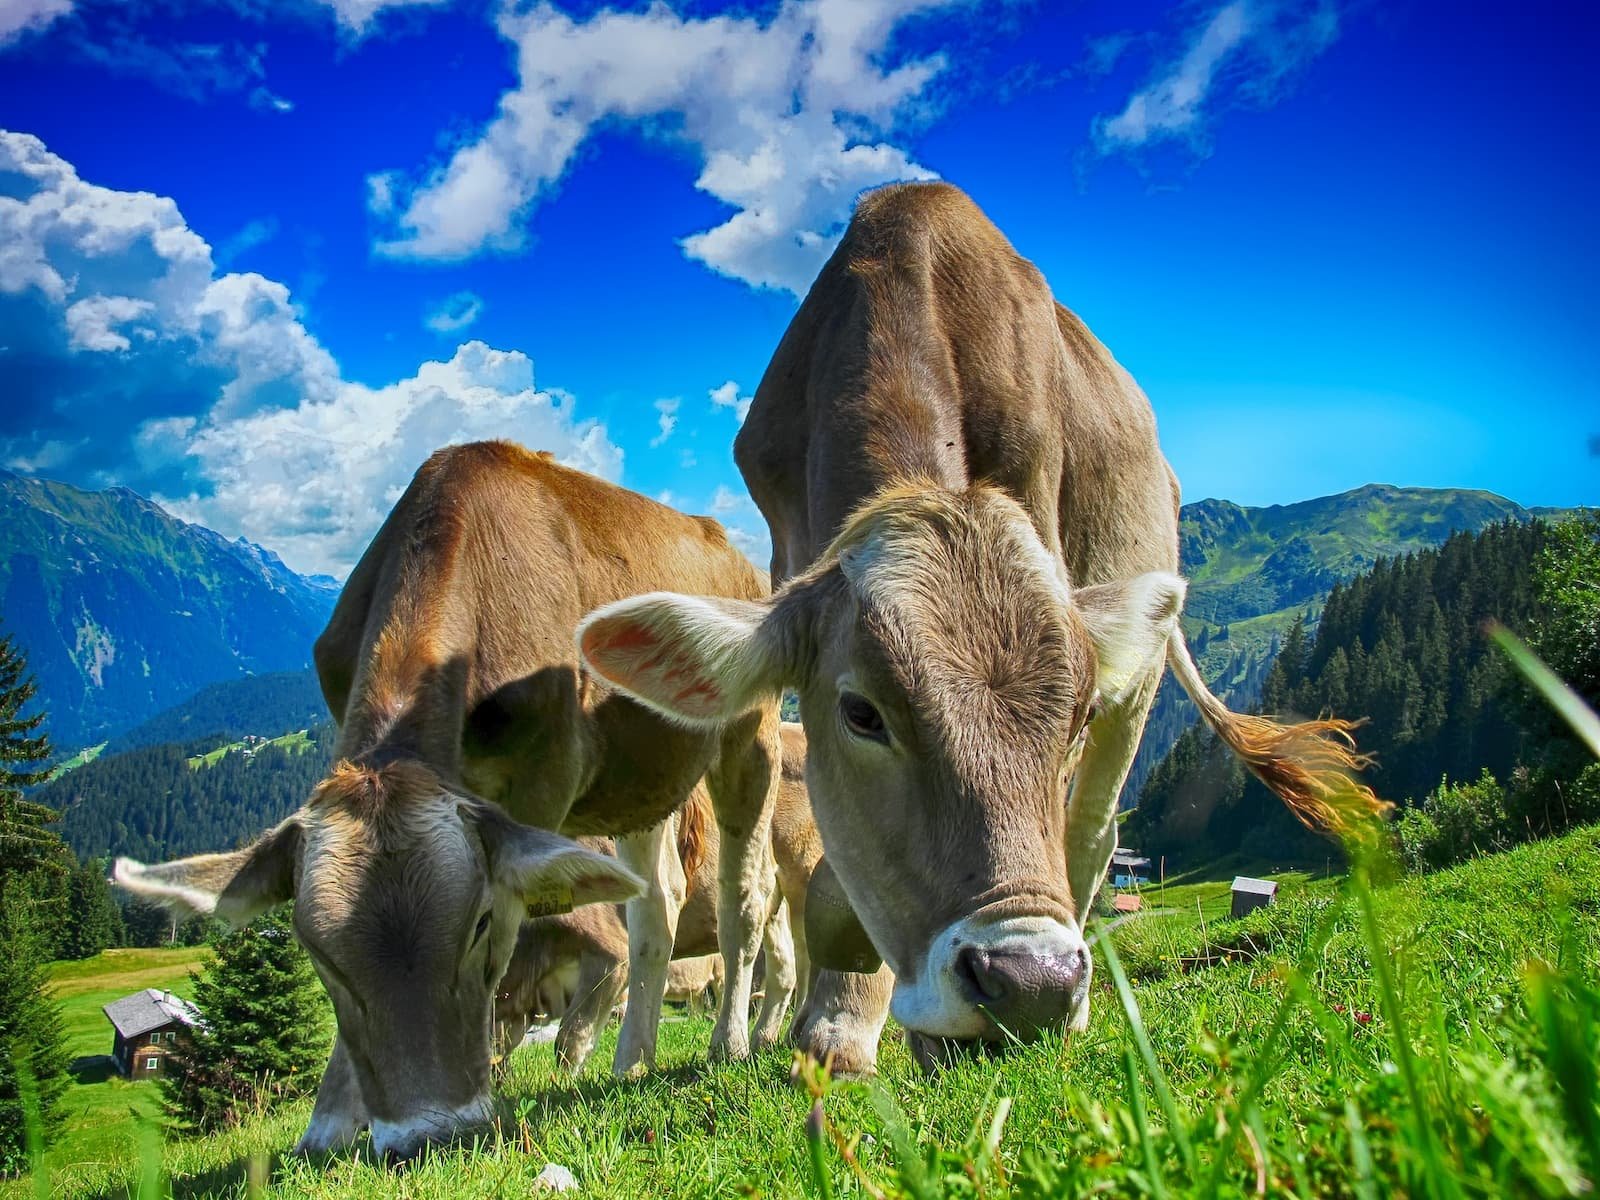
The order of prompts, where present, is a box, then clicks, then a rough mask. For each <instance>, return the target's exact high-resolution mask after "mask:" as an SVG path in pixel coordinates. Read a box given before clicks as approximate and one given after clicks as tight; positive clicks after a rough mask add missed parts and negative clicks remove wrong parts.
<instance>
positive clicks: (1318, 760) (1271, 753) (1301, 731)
mask: <svg viewBox="0 0 1600 1200" xmlns="http://www.w3.org/2000/svg"><path fill="white" fill-rule="evenodd" d="M1167 662H1168V664H1169V665H1170V666H1171V667H1172V672H1173V674H1174V675H1176V676H1177V677H1178V682H1179V683H1180V684H1182V685H1183V690H1184V691H1186V692H1188V693H1189V696H1190V698H1191V699H1193V700H1194V702H1195V704H1196V705H1197V706H1199V709H1200V712H1201V714H1202V715H1203V716H1204V717H1205V719H1206V723H1207V724H1209V725H1210V726H1211V727H1212V728H1213V729H1215V730H1216V731H1217V734H1218V736H1219V737H1221V738H1222V740H1223V741H1224V742H1226V743H1227V744H1228V747H1229V749H1231V750H1232V751H1233V752H1234V753H1235V754H1237V755H1238V756H1239V757H1240V758H1241V759H1243V760H1244V763H1245V765H1246V766H1247V767H1249V768H1250V770H1251V771H1252V772H1254V773H1255V776H1256V778H1258V779H1259V780H1261V782H1262V783H1264V784H1266V785H1267V787H1268V788H1270V789H1271V790H1272V791H1273V793H1274V794H1276V795H1277V796H1278V798H1279V799H1281V800H1282V801H1283V802H1284V804H1286V805H1288V807H1289V811H1290V812H1292V813H1294V815H1295V816H1296V817H1297V818H1298V819H1299V820H1300V822H1301V823H1302V824H1304V825H1306V826H1308V827H1310V828H1312V829H1317V830H1322V831H1325V832H1327V833H1332V834H1335V835H1336V836H1338V837H1339V838H1340V839H1341V840H1343V841H1346V842H1348V841H1351V840H1355V841H1365V840H1366V839H1367V837H1368V836H1369V835H1370V833H1371V831H1372V830H1373V829H1374V828H1375V827H1376V825H1377V824H1378V823H1379V822H1381V821H1382V820H1383V819H1384V818H1385V817H1387V815H1388V813H1389V811H1390V809H1391V808H1392V807H1393V805H1391V804H1389V803H1388V802H1386V801H1384V800H1380V799H1379V798H1378V796H1377V794H1376V793H1374V792H1373V790H1372V789H1371V788H1370V787H1368V786H1367V785H1366V784H1365V783H1362V782H1361V780H1360V779H1359V778H1357V774H1358V773H1359V772H1360V771H1363V770H1365V769H1366V768H1367V767H1369V766H1371V765H1372V756H1371V755H1370V754H1363V753H1361V752H1360V751H1359V750H1357V749H1356V740H1355V731H1356V730H1357V729H1358V728H1360V726H1361V725H1362V724H1364V722H1362V721H1344V720H1339V719H1337V718H1325V719H1323V720H1320V721H1303V722H1301V723H1299V724H1296V725H1285V724H1281V723H1279V722H1277V721H1273V720H1269V719H1268V718H1266V717H1256V716H1250V715H1248V714H1244V713H1236V712H1233V711H1231V710H1230V709H1229V708H1228V706H1227V705H1225V704H1223V703H1222V701H1220V700H1218V699H1217V698H1216V697H1215V696H1213V695H1212V694H1211V690H1210V689H1209V688H1208V687H1206V684H1205V680H1203V679H1202V678H1201V677H1200V672H1199V670H1198V669H1197V668H1196V667H1195V665H1194V659H1193V658H1191V657H1190V655H1189V647H1188V645H1187V644H1185V642H1184V640H1183V634H1182V633H1180V632H1174V634H1173V635H1172V638H1171V640H1170V641H1169V642H1168V643H1167Z"/></svg>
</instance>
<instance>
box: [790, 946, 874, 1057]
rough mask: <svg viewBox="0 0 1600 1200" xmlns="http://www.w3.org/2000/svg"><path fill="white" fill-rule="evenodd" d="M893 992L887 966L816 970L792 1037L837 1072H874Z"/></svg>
mask: <svg viewBox="0 0 1600 1200" xmlns="http://www.w3.org/2000/svg"><path fill="white" fill-rule="evenodd" d="M893 995H894V972H893V971H891V970H889V968H888V967H887V966H881V967H879V968H878V969H877V971H876V972H874V973H873V974H871V975H860V974H857V973H855V972H853V971H813V972H812V979H811V985H810V987H808V988H807V989H806V1001H805V1004H804V1006H803V1007H802V1008H801V1009H800V1011H799V1012H798V1013H796V1014H795V1018H794V1028H793V1029H792V1030H791V1031H790V1034H789V1040H790V1041H791V1042H793V1043H794V1045H795V1047H796V1048H798V1049H800V1050H804V1051H805V1052H806V1053H807V1054H809V1055H811V1057H812V1058H814V1059H816V1060H817V1061H818V1062H820V1063H828V1064H831V1070H832V1072H833V1074H834V1075H835V1076H836V1077H844V1076H850V1075H873V1074H876V1073H877V1070H878V1039H879V1038H880V1037H882V1036H883V1024H884V1022H885V1021H887V1020H888V1019H889V1000H890V998H891V997H892V996H893Z"/></svg>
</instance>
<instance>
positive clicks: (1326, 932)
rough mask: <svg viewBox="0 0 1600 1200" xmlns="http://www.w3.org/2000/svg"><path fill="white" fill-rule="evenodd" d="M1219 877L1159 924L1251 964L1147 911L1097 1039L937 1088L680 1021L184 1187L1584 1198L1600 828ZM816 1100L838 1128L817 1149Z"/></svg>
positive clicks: (1105, 982)
mask: <svg viewBox="0 0 1600 1200" xmlns="http://www.w3.org/2000/svg"><path fill="white" fill-rule="evenodd" d="M1219 887H1222V888H1223V889H1224V890H1225V881H1224V880H1220V879H1195V880H1189V881H1178V882H1174V883H1172V884H1171V885H1169V887H1168V889H1167V894H1166V897H1167V899H1168V901H1174V900H1182V901H1184V902H1185V904H1197V905H1198V909H1199V911H1200V913H1204V914H1206V915H1205V920H1204V922H1203V923H1202V922H1201V921H1199V920H1198V919H1197V920H1196V922H1195V923H1194V925H1193V926H1192V927H1191V928H1189V929H1188V930H1187V931H1183V930H1180V929H1179V928H1178V926H1177V925H1175V924H1174V925H1170V926H1167V928H1168V929H1170V930H1171V931H1172V939H1173V940H1172V942H1171V945H1172V947H1173V948H1175V949H1183V948H1201V947H1203V946H1205V945H1210V946H1213V947H1218V946H1221V947H1228V948H1232V949H1235V950H1240V951H1241V953H1239V955H1238V956H1237V957H1236V958H1235V959H1234V960H1233V961H1223V962H1221V963H1219V965H1214V966H1209V967H1204V968H1200V969H1186V967H1185V966H1184V964H1182V963H1180V962H1178V961H1176V959H1175V958H1173V956H1169V961H1167V962H1165V963H1163V962H1161V961H1160V957H1159V955H1158V956H1156V959H1155V961H1149V960H1148V955H1146V956H1145V958H1144V959H1140V955H1141V954H1145V950H1143V949H1141V947H1140V943H1139V939H1140V938H1149V937H1152V936H1154V931H1155V930H1157V929H1159V928H1161V927H1162V924H1163V921H1168V920H1175V918H1153V917H1141V918H1138V919H1136V920H1135V921H1133V922H1130V923H1128V924H1126V925H1124V926H1122V927H1120V928H1119V929H1118V930H1117V931H1116V933H1115V934H1114V935H1113V938H1112V939H1111V941H1112V942H1114V944H1115V946H1116V948H1117V950H1118V951H1119V952H1120V957H1119V959H1118V960H1117V963H1118V964H1120V963H1121V961H1122V959H1123V958H1125V959H1126V966H1127V968H1128V970H1127V971H1121V968H1120V966H1119V965H1117V964H1114V963H1113V960H1112V958H1111V955H1110V954H1109V953H1108V947H1106V946H1100V947H1098V948H1097V951H1096V953H1097V959H1098V962H1099V966H1098V974H1097V976H1096V984H1095V996H1094V1013H1093V1019H1092V1021H1091V1024H1090V1027H1089V1029H1088V1031H1087V1032H1085V1033H1083V1034H1081V1035H1078V1036H1075V1037H1073V1038H1072V1039H1071V1040H1070V1041H1067V1042H1063V1041H1062V1040H1060V1039H1048V1040H1046V1041H1044V1042H1041V1043H1040V1044H1037V1045H1034V1046H1031V1047H1027V1048H1024V1049H1021V1050H1018V1051H1016V1052H1015V1053H1012V1054H1010V1055H1007V1056H1005V1057H1003V1058H999V1059H995V1060H977V1061H970V1062H964V1063H962V1064H960V1065H959V1066H956V1067H954V1068H951V1069H949V1070H946V1071H945V1072H943V1073H942V1074H940V1075H939V1076H938V1077H936V1078H930V1077H927V1076H924V1075H922V1074H920V1073H919V1072H918V1071H917V1070H916V1069H915V1068H914V1067H913V1065H912V1064H911V1062H910V1061H909V1059H908V1057H907V1055H906V1052H905V1050H904V1048H903V1046H902V1045H901V1043H900V1042H899V1041H898V1040H897V1039H896V1038H895V1037H894V1036H893V1034H892V1028H893V1027H892V1026H891V1034H890V1035H888V1036H886V1039H885V1046H884V1053H883V1056H882V1063H881V1065H882V1075H881V1082H880V1084H879V1085H876V1086H869V1085H862V1084H832V1085H829V1084H827V1083H826V1082H825V1081H821V1080H812V1086H811V1087H810V1088H809V1089H807V1088H802V1087H796V1086H795V1085H794V1084H792V1083H791V1082H790V1079H789V1072H790V1065H791V1064H790V1059H789V1058H788V1056H787V1055H785V1054H783V1053H779V1052H773V1053H770V1054H767V1055H764V1056H762V1057H760V1058H758V1059H756V1060H754V1061H752V1062H747V1063H738V1064H732V1065H726V1066H718V1067H714V1068H713V1067H708V1066H706V1065H704V1064H703V1062H702V1061H701V1060H702V1057H703V1054H704V1048H705V1045H706V1042H707V1039H708V1035H709V1029H708V1026H707V1023H706V1022H705V1021H704V1020H700V1019H693V1020H676V1021H672V1022H669V1023H668V1024H667V1025H666V1026H665V1027H664V1029H663V1036H662V1054H661V1067H660V1070H658V1071H657V1073H656V1074H654V1075H652V1076H650V1077H648V1078H645V1079H643V1080H640V1081H633V1082H626V1083H623V1082H616V1081H613V1080H611V1079H610V1078H609V1077H608V1076H607V1075H606V1073H605V1071H604V1064H605V1061H606V1058H607V1054H608V1052H609V1047H610V1039H609V1038H608V1039H607V1044H606V1045H605V1046H603V1047H602V1050H601V1052H600V1053H599V1054H597V1055H596V1057H595V1060H594V1061H593V1062H592V1064H591V1066H590V1069H589V1070H588V1071H587V1072H586V1073H585V1075H584V1076H583V1078H582V1079H580V1080H578V1081H576V1082H574V1081H571V1080H568V1079H564V1078H562V1077H560V1076H559V1075H558V1074H557V1073H556V1071H555V1067H554V1063H553V1060H552V1056H551V1054H550V1052H549V1050H548V1048H546V1047H532V1048H528V1049H524V1050H522V1051H519V1052H518V1053H517V1055H516V1056H514V1058H513V1060H512V1062H511V1066H510V1071H509V1074H508V1078H507V1080H506V1082H505V1086H504V1088H503V1089H502V1094H503V1097H504V1100H503V1112H502V1119H501V1125H500V1137H499V1139H498V1140H497V1141H495V1142H493V1144H490V1145H487V1146H485V1147H481V1148H475V1149H474V1148H469V1149H464V1150H454V1151H451V1152H448V1153H441V1154H436V1155H433V1156H431V1157H430V1158H428V1159H427V1160H425V1161H424V1162H423V1163H422V1164H420V1165H419V1166H417V1167H415V1168H413V1169H411V1170H409V1171H406V1172H391V1171H386V1170H381V1169H376V1168H374V1167H373V1166H371V1165H370V1164H369V1163H368V1162H367V1161H366V1160H365V1158H364V1156H362V1155H359V1154H358V1155H356V1156H339V1157H336V1158H334V1159H332V1160H331V1161H328V1162H326V1163H305V1162H300V1161H296V1160H292V1159H289V1158H286V1157H284V1152H285V1151H286V1150H287V1149H288V1147H290V1146H291V1145H292V1144H293V1142H294V1139H295V1137H296V1136H297V1135H298V1133H299V1130H300V1128H301V1126H302V1124H303V1122H304V1120H305V1118H306V1115H307V1112H308V1105H307V1104H306V1103H300V1104H298V1105H295V1106H292V1107H290V1108H288V1109H286V1110H284V1111H282V1112H280V1113H277V1114H273V1115H270V1116H267V1117H265V1118H262V1119H258V1120H253V1121H250V1122H248V1123H247V1124H246V1125H245V1126H244V1127H242V1128H241V1129H238V1130H235V1131H232V1132H230V1133H228V1134H226V1135H223V1136H219V1137H216V1138H211V1139H202V1140H185V1139H174V1140H170V1141H169V1142H168V1143H167V1144H166V1146H165V1147H164V1149H162V1150H161V1151H160V1153H161V1156H162V1159H161V1162H162V1168H163V1170H164V1171H166V1172H167V1173H169V1175H170V1179H171V1186H172V1189H173V1191H174V1192H175V1193H176V1194H178V1195H184V1196H216V1197H224V1196H226V1197H233V1196H243V1195H246V1194H247V1193H249V1192H250V1191H251V1189H252V1188H253V1187H254V1186H255V1184H251V1183H249V1182H248V1180H249V1179H254V1180H255V1181H256V1182H257V1183H261V1184H264V1186H265V1188H266V1191H267V1193H268V1194H270V1195H273V1196H282V1197H332V1196H353V1197H361V1198H363V1200H365V1198H368V1197H380V1196H382V1197H388V1196H396V1197H400V1196H405V1197H411V1196H416V1197H429V1196H435V1195H451V1196H485V1197H487V1196H508V1197H515V1196H527V1195H529V1194H530V1193H531V1191H532V1188H533V1181H534V1180H535V1178H536V1177H537V1176H538V1173H539V1171H540V1169H541V1168H542V1167H543V1166H544V1165H545V1164H546V1163H547V1162H552V1161H553V1162H557V1163H561V1164H563V1165H565V1166H567V1167H569V1168H570V1169H571V1170H572V1171H573V1172H574V1173H575V1174H576V1175H577V1177H578V1179H579V1181H580V1184H581V1186H582V1188H583V1192H582V1194H583V1195H585V1196H593V1197H635V1196H740V1195H762V1196H784V1197H788V1196H820V1195H823V1194H824V1192H823V1190H822V1185H821V1182H820V1180H819V1177H818V1175H817V1168H816V1166H815V1165H814V1163H820V1165H821V1169H822V1170H823V1172H825V1174H826V1177H827V1189H828V1191H829V1192H831V1193H832V1194H833V1195H836V1196H839V1197H853V1196H861V1195H868V1194H872V1192H870V1191H869V1189H868V1184H867V1183H865V1182H863V1179H862V1178H861V1177H858V1174H857V1171H858V1170H859V1172H860V1176H864V1177H865V1179H866V1180H868V1181H870V1183H871V1187H872V1188H873V1189H875V1190H876V1191H877V1192H879V1193H881V1194H885V1195H893V1196H915V1197H918V1198H922V1197H928V1198H931V1197H935V1196H979V1195H983V1196H988V1197H996V1198H998V1197H1006V1196H1015V1197H1019V1198H1022V1197H1028V1198H1031V1197H1043V1196H1071V1195H1086V1194H1094V1195H1105V1196H1171V1197H1182V1196H1197V1195H1203V1196H1239V1195H1254V1194H1258V1193H1257V1185H1258V1183H1259V1184H1260V1185H1261V1186H1262V1188H1263V1189H1264V1191H1265V1192H1266V1193H1267V1194H1272V1195H1302V1196H1312V1195H1317V1196H1321V1195H1333V1196H1355V1197H1360V1198H1362V1200H1368V1198H1376V1197H1386V1196H1398V1195H1410V1196H1441V1197H1442V1196H1485V1197H1487V1196H1511V1195H1565V1194H1581V1193H1583V1192H1584V1191H1585V1190H1589V1189H1590V1188H1591V1183H1590V1181H1592V1180H1594V1179H1595V1178H1596V1172H1597V1168H1600V1136H1597V1131H1600V1107H1597V1101H1596V1094H1595V1080H1596V1078H1597V1071H1596V1062H1595V1058H1596V1054H1597V1053H1600V1051H1597V1048H1596V1038H1597V1035H1600V994H1597V993H1596V991H1595V989H1594V986H1593V981H1594V979H1595V978H1596V971H1597V965H1600V829H1587V830H1583V831H1580V832H1578V833H1575V834H1573V835H1571V836H1569V837H1566V838H1564V839H1561V840H1558V841H1551V842H1545V843H1540V844H1536V845H1531V846H1526V847H1523V848H1520V849H1518V850H1515V851H1512V852H1510V853H1507V854H1504V855H1500V856H1496V857H1493V858H1485V859H1480V860H1478V861H1476V862H1473V863H1469V864H1467V865H1465V866H1463V867H1460V868H1457V869H1455V870H1452V871H1448V872H1443V873H1440V874H1438V875H1434V876H1429V877H1425V878H1420V879H1407V880H1404V881H1402V882H1400V883H1398V884H1395V885H1392V886H1387V887H1382V888H1377V889H1357V888H1354V887H1353V886H1352V885H1351V884H1350V883H1349V882H1348V881H1344V880H1336V879H1335V880H1315V881H1313V880H1309V879H1307V878H1300V879H1296V878H1295V877H1293V876H1290V877H1289V878H1288V882H1286V884H1285V886H1284V888H1283V889H1282V891H1281V892H1280V896H1281V897H1282V900H1281V902H1280V903H1278V904H1276V905H1273V906H1272V907H1270V908H1267V909H1262V910H1259V911H1258V912H1256V913H1253V914H1251V915H1250V916H1249V917H1247V918H1245V919H1244V920H1242V921H1237V922H1233V921H1227V920H1223V919H1217V918H1216V917H1215V916H1214V915H1213V912H1214V907H1215V905H1216V904H1217V902H1218V895H1219V893H1218V890H1217V889H1218V888H1219ZM1146 894H1147V897H1148V896H1149V895H1150V893H1149V892H1147V893H1146ZM1147 902H1148V900H1147ZM1180 935H1181V936H1180ZM1184 939H1187V941H1185V940H1184ZM1136 963H1137V965H1138V971H1137V972H1136V974H1137V978H1135V979H1133V981H1132V982H1131V983H1126V984H1123V983H1121V982H1120V981H1121V980H1123V979H1126V978H1128V974H1129V973H1130V972H1133V968H1134V967H1135V965H1136ZM81 982H84V983H85V984H86V985H87V982H88V978H87V976H84V977H82V979H81ZM817 1099H820V1101H821V1114H822V1117H823V1120H824V1123H823V1125H822V1126H821V1127H820V1128H819V1129H818V1128H817V1127H815V1126H814V1129H817V1132H818V1133H819V1137H818V1138H817V1139H816V1140H808V1139H807V1136H806V1125H807V1116H808V1113H810V1112H811V1111H812V1109H813V1103H814V1101H815V1100H817ZM131 1140H132V1139H131V1138H130V1142H131ZM843 1151H848V1153H849V1155H850V1157H851V1158H853V1159H854V1161H855V1164H856V1166H854V1167H852V1166H851V1165H850V1164H849V1163H847V1161H846V1159H845V1157H844V1153H843ZM153 1153H154V1150H152V1154H153ZM51 1162H52V1164H53V1168H54V1169H53V1172H52V1178H51V1180H50V1187H51V1194H52V1195H55V1196H61V1197H76V1196H110V1195H118V1196H120V1195H124V1194H128V1189H129V1188H130V1187H136V1186H137V1182H138V1180H139V1177H140V1170H141V1168H140V1165H139V1162H138V1161H137V1159H136V1158H135V1156H134V1155H133V1154H132V1153H131V1152H130V1153H129V1154H128V1155H127V1156H126V1157H125V1158H123V1159H122V1160H120V1161H118V1162H115V1163H107V1162H106V1161H104V1160H103V1159H102V1160H99V1161H94V1162H78V1163H75V1164H68V1163H67V1162H65V1161H64V1160H63V1159H62V1157H61V1154H60V1151H59V1149H58V1150H57V1151H56V1152H55V1153H54V1154H53V1155H52V1158H51ZM17 1187H18V1194H20V1190H21V1187H22V1185H20V1184H19V1185H17Z"/></svg>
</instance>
